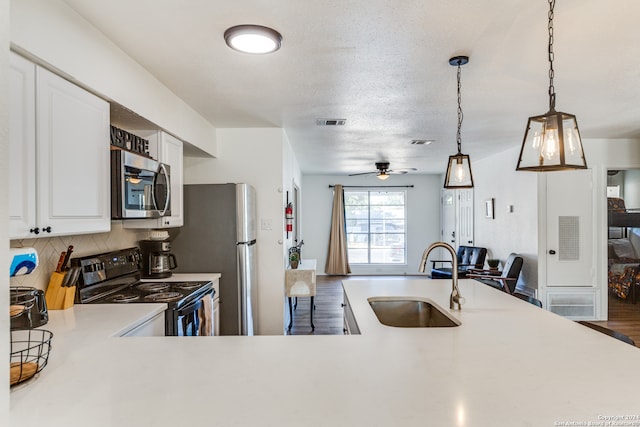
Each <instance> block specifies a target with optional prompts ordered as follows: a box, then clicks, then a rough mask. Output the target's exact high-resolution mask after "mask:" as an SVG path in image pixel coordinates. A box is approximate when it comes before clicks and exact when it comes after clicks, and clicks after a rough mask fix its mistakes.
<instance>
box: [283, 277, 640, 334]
mask: <svg viewBox="0 0 640 427" xmlns="http://www.w3.org/2000/svg"><path fill="white" fill-rule="evenodd" d="M347 277H348V276H317V280H316V297H315V305H316V309H315V311H314V314H313V323H314V324H315V326H316V328H315V331H312V330H311V325H310V319H309V298H299V299H298V308H297V309H296V310H295V311H294V312H293V325H292V327H291V332H289V333H288V335H342V334H343V330H342V328H343V320H342V305H341V304H342V280H343V279H346V278H347ZM385 277H389V276H385ZM393 277H394V278H410V277H408V276H393ZM593 323H596V324H599V325H602V326H605V327H607V328H609V329H612V330H614V331H618V332H620V333H622V334H625V335H627V336H628V337H630V338H631V339H633V340H634V341H635V342H636V345H640V302H639V303H638V304H631V303H630V302H627V301H625V300H621V299H619V298H617V297H615V296H609V320H608V321H606V322H593Z"/></svg>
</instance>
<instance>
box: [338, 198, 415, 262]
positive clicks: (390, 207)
mask: <svg viewBox="0 0 640 427" xmlns="http://www.w3.org/2000/svg"><path fill="white" fill-rule="evenodd" d="M405 199H406V192H405V191H369V190H359V191H348V190H345V192H344V205H345V206H344V208H345V220H346V225H347V248H348V252H349V263H351V264H405V263H406V256H405V254H406V243H405V242H406V232H405V223H406V216H405Z"/></svg>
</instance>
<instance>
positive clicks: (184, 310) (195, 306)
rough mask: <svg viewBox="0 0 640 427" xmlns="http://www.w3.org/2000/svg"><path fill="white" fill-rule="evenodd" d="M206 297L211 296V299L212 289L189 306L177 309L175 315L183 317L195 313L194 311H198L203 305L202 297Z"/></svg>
mask: <svg viewBox="0 0 640 427" xmlns="http://www.w3.org/2000/svg"><path fill="white" fill-rule="evenodd" d="M207 295H211V296H212V297H213V289H209V290H207V291H206V292H205V293H203V294H202V295H200V296H199V297H198V299H197V300H196V301H194V302H192V303H191V304H189V305H186V306H184V307H182V308H179V309H177V310H176V313H177V314H178V315H185V314H189V313H192V312H194V311H196V310H197V309H199V308H200V307H201V306H202V304H203V302H202V298H203V297H205V296H207Z"/></svg>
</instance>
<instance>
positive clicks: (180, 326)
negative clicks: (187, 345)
mask: <svg viewBox="0 0 640 427" xmlns="http://www.w3.org/2000/svg"><path fill="white" fill-rule="evenodd" d="M212 296H213V289H210V290H208V291H207V292H206V293H205V294H204V295H203V296H202V297H201V298H200V299H198V300H197V301H194V302H192V303H191V304H188V305H186V306H184V307H180V308H173V309H171V308H170V309H168V310H167V315H166V321H167V323H166V328H165V330H166V335H167V336H178V337H190V336H213V334H214V326H215V325H214V324H213V322H214V318H213V298H212Z"/></svg>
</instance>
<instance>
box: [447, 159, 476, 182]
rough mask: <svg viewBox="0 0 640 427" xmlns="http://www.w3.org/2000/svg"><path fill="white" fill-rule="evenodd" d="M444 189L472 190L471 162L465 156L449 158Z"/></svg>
mask: <svg viewBox="0 0 640 427" xmlns="http://www.w3.org/2000/svg"><path fill="white" fill-rule="evenodd" d="M444 188H473V175H472V173H471V160H470V159H469V156H468V155H467V154H461V153H458V154H456V155H453V156H449V164H448V165H447V172H446V174H445V178H444Z"/></svg>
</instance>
